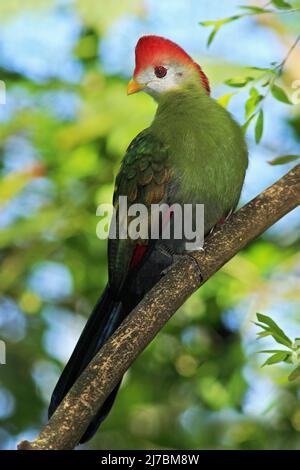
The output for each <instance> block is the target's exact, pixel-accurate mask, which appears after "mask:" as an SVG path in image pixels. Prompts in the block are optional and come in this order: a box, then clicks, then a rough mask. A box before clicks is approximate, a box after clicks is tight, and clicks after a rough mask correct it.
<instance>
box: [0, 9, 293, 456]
mask: <svg viewBox="0 0 300 470" xmlns="http://www.w3.org/2000/svg"><path fill="white" fill-rule="evenodd" d="M49 3H50V2H49V1H47V0H45V1H40V2H33V1H29V0H27V1H25V0H22V2H21V1H10V2H1V3H0V14H1V18H2V21H5V19H9V18H10V17H11V16H13V15H17V14H19V13H20V11H22V9H26V8H31V7H32V8H33V7H34V8H36V7H37V4H39V8H40V7H41V8H44V7H46V6H47V4H49ZM141 3H142V2H135V1H124V2H104V1H102V0H101V1H99V0H97V1H96V0H88V1H87V0H77V2H75V7H74V8H75V9H76V13H77V14H78V15H79V17H80V21H81V22H82V25H83V27H82V30H81V34H80V37H79V39H78V41H77V44H76V47H75V48H74V50H73V55H74V58H75V59H76V60H77V61H78V62H79V63H80V64H81V65H82V67H83V77H82V79H81V81H80V84H76V83H75V84H74V83H70V82H67V81H63V80H58V79H55V80H54V79H49V80H48V81H47V82H35V81H32V80H30V79H29V78H27V77H26V76H25V75H22V74H21V73H17V72H12V71H11V70H9V69H5V68H3V69H2V70H1V74H2V77H3V78H2V79H5V81H6V83H7V92H8V93H15V92H17V91H20V90H21V91H22V93H23V94H24V95H25V96H27V97H28V102H31V101H33V102H34V103H36V104H35V105H34V106H31V105H28V106H22V107H20V109H18V111H17V112H15V113H12V115H11V116H10V117H9V119H7V120H4V121H3V122H1V123H0V153H1V159H2V164H3V165H2V167H1V172H2V173H1V181H0V207H1V209H2V208H3V209H4V208H6V207H8V206H9V205H10V204H13V203H14V202H16V201H17V202H18V203H19V204H22V201H23V199H24V198H25V197H26V195H27V196H28V193H29V194H33V195H35V197H38V199H39V204H38V205H37V206H33V207H30V210H28V212H26V211H25V212H24V213H22V214H19V215H18V216H16V217H13V218H12V220H11V221H10V222H9V223H7V224H6V225H4V226H3V227H2V228H1V231H0V249H1V254H0V260H1V271H0V287H1V298H0V299H1V310H0V315H3V317H2V318H0V320H1V322H2V323H0V327H1V333H0V336H1V339H4V340H5V341H6V344H7V365H6V366H0V367H1V369H0V424H1V430H0V447H1V445H3V446H4V445H7V442H12V443H13V444H12V445H14V444H15V440H12V441H10V440H9V438H10V437H13V436H19V435H20V434H22V433H24V432H27V433H28V432H31V431H32V432H33V434H35V433H36V431H37V430H38V429H39V428H40V427H41V426H42V424H43V423H45V420H46V414H45V413H46V408H47V405H48V400H49V395H50V393H51V390H52V388H53V386H54V384H55V381H56V379H57V377H58V375H59V371H60V370H61V369H62V367H63V365H64V364H63V361H62V360H59V355H58V354H57V351H56V349H58V350H60V348H61V347H62V346H64V344H62V345H61V344H58V343H57V341H54V340H53V336H51V335H50V336H49V332H51V331H52V329H53V327H54V326H55V325H56V326H57V324H59V323H60V318H61V324H62V327H63V329H64V330H65V333H66V336H67V333H68V331H67V330H68V328H70V330H71V331H72V328H71V325H73V323H74V324H75V323H76V322H79V324H80V328H82V325H83V318H86V317H87V316H88V315H89V313H90V311H91V309H92V307H93V304H94V302H95V301H96V300H97V297H98V296H99V294H100V292H101V290H102V289H103V287H104V285H105V283H106V279H107V274H106V242H104V241H100V240H98V239H97V238H96V234H95V231H96V224H97V218H96V215H95V214H96V208H97V205H98V204H99V203H100V202H101V203H103V202H110V200H111V197H112V191H113V181H114V177H115V175H116V172H117V171H118V168H119V165H120V160H121V158H122V156H123V154H124V150H125V149H126V147H127V145H128V144H129V142H130V141H131V139H132V138H133V137H134V136H135V135H136V134H137V133H138V132H139V131H140V130H141V129H143V128H144V127H146V126H147V125H148V124H149V122H150V121H151V119H152V116H153V114H154V112H155V104H154V103H153V102H152V101H151V100H150V99H149V98H148V97H146V96H143V95H142V94H139V95H138V96H133V97H130V99H129V98H127V97H126V82H125V81H124V79H122V78H120V77H117V76H107V75H106V74H105V73H104V71H103V70H102V67H101V63H100V66H99V58H98V42H99V41H101V37H102V35H103V34H104V32H105V30H106V28H107V27H108V26H109V25H110V24H111V23H112V21H113V20H115V19H116V18H117V17H119V16H120V15H122V14H123V13H126V12H131V13H135V14H143V8H142V5H141ZM273 3H274V4H275V2H273ZM277 3H278V2H277ZM2 14H3V15H2ZM218 66H219V65H218V63H216V64H213V65H211V69H213V68H215V70H218ZM236 68H237V67H236V66H231V65H230V64H229V65H228V64H227V66H226V67H223V66H222V67H219V70H220V73H219V75H221V76H222V75H224V74H225V76H228V77H230V76H231V77H233V76H235V74H236V72H238V71H237V70H236ZM223 72H224V74H223ZM0 78H1V77H0ZM223 78H224V77H222V79H223ZM49 91H51V92H53V93H56V92H60V91H64V92H70V93H74V94H75V95H76V96H77V97H78V99H79V103H80V104H79V106H78V109H77V111H76V115H75V117H72V118H71V119H69V118H68V119H67V118H65V117H64V116H63V115H61V116H60V115H58V114H57V113H54V112H53V110H52V107H51V106H48V107H47V106H42V105H41V104H40V102H42V98H43V96H46V94H47V93H49ZM252 93H254V94H255V92H253V91H252ZM255 96H256V95H255ZM50 101H51V100H50ZM225 104H226V103H225ZM252 104H253V103H252ZM252 104H251V106H252ZM248 106H250V104H249V103H248ZM251 111H252V109H251ZM297 119H298V121H297ZM299 119H300V118H299V116H298V117H297V116H296V115H295V116H294V120H293V125H294V127H295V129H296V130H297V132H298V133H299V129H300V126H299ZM298 135H299V134H298ZM14 139H20V140H21V142H27V143H28V142H29V143H30V145H31V146H32V148H33V149H34V158H33V159H32V161H31V162H30V164H28V165H27V164H24V168H23V169H22V168H21V169H18V170H17V171H14V170H10V171H8V170H7V168H5V164H4V162H5V155H6V154H7V146H8V144H9V143H11V142H15V140H14ZM37 183H39V184H40V186H39V187H40V188H42V189H40V190H39V191H40V192H37V193H36V191H37V190H36V186H35V185H36V184H37ZM298 248H299V237H298V236H294V237H292V238H291V239H290V242H289V243H287V240H286V238H285V236H284V235H283V236H282V237H280V235H279V236H278V234H272V233H270V234H268V235H267V236H266V237H264V238H262V239H260V240H258V241H256V242H255V243H253V244H252V245H251V246H250V247H249V248H248V249H246V250H244V252H243V253H240V254H239V255H237V256H236V257H235V258H234V259H233V260H232V261H231V262H230V263H228V264H227V265H226V266H225V267H224V268H223V269H222V270H221V271H220V272H218V273H217V274H216V275H215V276H214V278H213V279H211V280H210V281H209V282H208V283H207V284H206V285H205V286H204V287H203V288H201V290H200V291H199V292H197V293H196V294H195V295H193V297H192V298H190V299H189V300H188V301H187V302H186V304H185V305H184V306H183V307H182V308H181V309H180V311H178V313H177V314H176V315H175V317H174V318H173V319H172V320H171V321H170V322H169V324H168V325H167V326H166V327H165V328H164V329H163V331H161V333H160V334H159V335H158V337H157V338H156V339H155V340H154V341H153V342H152V344H151V345H150V346H149V347H148V348H147V350H146V351H145V352H144V353H143V354H142V355H141V356H140V357H139V358H138V360H137V361H136V362H135V364H134V365H133V366H132V368H131V369H130V371H129V372H128V373H127V374H126V376H125V379H124V381H123V384H122V387H121V391H120V393H119V395H118V398H117V401H116V405H115V406H114V408H113V411H112V413H111V414H110V416H109V418H108V419H107V420H106V421H105V423H104V424H103V426H102V428H101V430H100V432H99V433H98V434H97V436H96V437H95V438H94V439H93V440H92V441H91V442H90V443H89V444H88V445H87V447H88V448H94V449H107V448H108V449H137V448H148V449H154V448H155V449H160V448H171V449H172V448H173V449H193V448H200V449H202V448H235V449H236V448H238V449H254V448H258V449H266V448H299V447H300V444H299V434H298V432H299V431H300V405H299V386H298V385H297V383H296V382H293V383H288V380H287V374H286V369H285V365H280V364H279V365H275V366H274V367H272V368H268V369H261V368H260V365H261V361H260V360H259V358H258V357H257V355H256V354H255V352H256V350H257V349H258V346H257V345H256V343H255V333H256V330H255V327H253V325H252V320H254V316H255V312H256V311H257V310H260V311H263V312H267V311H268V310H269V309H271V308H272V306H274V303H275V304H276V303H277V304H278V305H285V307H284V308H285V315H286V316H291V317H293V319H294V320H296V321H298V322H299V319H300V310H299V290H298V289H299V284H297V279H298V277H297V276H299V274H297V272H298V273H299V263H300V257H299V254H298ZM45 263H53V264H54V265H55V266H56V267H57V266H62V267H63V268H64V269H65V270H66V271H67V273H69V277H70V280H69V281H68V283H67V286H66V285H65V284H66V279H65V278H63V279H64V281H63V282H62V283H61V284H62V288H64V289H65V290H63V291H62V293H61V295H58V296H55V293H54V294H52V295H50V294H51V292H52V290H51V289H52V284H51V283H52V281H53V280H52V279H50V281H47V278H46V281H45V280H44V281H43V278H41V281H40V285H42V281H43V282H44V284H46V293H45V292H44V291H43V290H42V289H41V288H37V287H36V283H34V282H33V278H34V279H36V278H37V279H38V281H39V277H38V274H37V273H40V274H39V275H40V276H42V274H41V269H42V267H43V266H44V264H45ZM11 302H12V303H13V304H12V303H11ZM12 305H13V306H12ZM15 308H17V309H18V312H19V314H18V315H17V317H14V316H13V315H12V313H11V315H12V319H11V325H8V326H10V327H11V328H10V330H9V328H8V330H9V331H10V333H9V332H7V330H5V328H4V327H3V324H4V325H5V318H6V317H5V318H4V316H6V315H7V318H8V319H9V318H10V316H9V313H10V311H9V309H11V312H12V311H14V309H15ZM16 318H17V320H18V321H17V320H16ZM22 318H24V320H22ZM7 321H8V320H7ZM22 322H23V323H22ZM68 322H69V323H68ZM20 325H21V326H20ZM22 325H23V326H22ZM53 325H54V326H53ZM6 326H7V325H6ZM22 328H23V330H22ZM57 328H58V329H59V327H58V326H57ZM80 328H78V332H77V334H79V330H80ZM19 330H20V331H21V330H22V331H23V333H22V331H21V332H19ZM76 331H77V330H76ZM18 332H19V333H18ZM57 335H58V333H57ZM49 338H50V339H49ZM59 338H60V339H59V340H60V341H61V342H62V343H63V342H64V335H63V334H62V332H60V335H59ZM72 340H73V344H74V343H75V340H76V338H75V337H73V338H72ZM257 383H262V384H264V386H265V388H264V391H263V392H261V395H260V396H263V397H264V398H266V406H265V407H263V406H262V405H261V403H259V402H257V403H255V399H253V394H255V390H256V388H255V386H256V384H257ZM7 393H8V394H7ZM264 394H265V395H266V396H264ZM251 397H252V398H251ZM260 399H261V398H260ZM258 401H259V399H258ZM249 403H251V407H250V404H249ZM255 404H256V405H257V409H255V406H254V405H255ZM250 408H251V409H250ZM9 410H10V411H9ZM5 411H6V413H5ZM16 439H18V438H16Z"/></svg>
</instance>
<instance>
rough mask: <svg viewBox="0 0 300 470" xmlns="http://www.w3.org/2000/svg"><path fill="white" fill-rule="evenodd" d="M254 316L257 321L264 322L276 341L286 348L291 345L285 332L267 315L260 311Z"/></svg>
mask: <svg viewBox="0 0 300 470" xmlns="http://www.w3.org/2000/svg"><path fill="white" fill-rule="evenodd" d="M256 316H257V319H258V321H259V322H261V323H264V324H265V325H267V326H268V327H269V328H270V330H271V334H272V336H273V338H274V339H275V341H277V343H280V344H283V345H284V346H287V347H288V348H290V347H291V346H292V341H291V340H290V338H288V337H287V336H286V334H285V333H284V332H283V331H282V329H281V328H279V326H278V325H277V323H275V322H274V320H272V318H270V317H268V316H267V315H263V314H262V313H257V314H256Z"/></svg>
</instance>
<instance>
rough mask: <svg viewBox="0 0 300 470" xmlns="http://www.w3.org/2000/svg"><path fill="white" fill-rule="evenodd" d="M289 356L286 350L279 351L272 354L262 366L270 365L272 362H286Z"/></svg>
mask: <svg viewBox="0 0 300 470" xmlns="http://www.w3.org/2000/svg"><path fill="white" fill-rule="evenodd" d="M286 357H287V353H286V352H285V351H281V352H277V353H275V354H272V356H270V357H269V358H268V359H267V360H266V361H265V362H264V363H263V365H262V366H261V367H264V366H270V365H272V364H277V363H278V362H284V361H285V359H286Z"/></svg>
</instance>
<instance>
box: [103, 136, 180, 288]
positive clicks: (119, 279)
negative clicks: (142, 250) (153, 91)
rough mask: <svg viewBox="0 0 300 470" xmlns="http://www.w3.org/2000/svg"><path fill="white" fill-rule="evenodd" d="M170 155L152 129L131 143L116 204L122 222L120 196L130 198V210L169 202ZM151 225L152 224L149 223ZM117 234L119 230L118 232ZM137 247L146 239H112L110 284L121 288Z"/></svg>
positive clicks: (110, 244)
mask: <svg viewBox="0 0 300 470" xmlns="http://www.w3.org/2000/svg"><path fill="white" fill-rule="evenodd" d="M169 160H170V159H169V152H168V149H167V148H166V146H164V145H163V144H162V143H161V142H160V141H159V140H158V139H157V138H155V137H154V136H153V135H152V134H151V132H150V130H149V129H145V130H144V131H142V132H141V133H140V134H139V135H138V136H137V137H136V138H135V139H134V140H133V141H132V143H131V144H130V146H129V147H128V149H127V152H126V154H125V156H124V159H123V161H122V165H121V168H120V172H119V174H118V175H117V178H116V183H115V191H114V197H113V204H114V207H115V209H116V215H117V226H118V223H119V196H127V203H128V207H129V206H130V205H131V204H134V203H141V204H144V205H145V206H146V207H147V208H149V207H150V205H151V204H158V203H160V202H162V201H164V200H165V199H166V193H167V187H168V183H169V181H170V180H171V177H172V172H171V169H170V161H169ZM149 222H150V221H149ZM117 233H118V231H117ZM136 244H147V240H130V239H129V238H127V239H125V240H119V239H118V236H117V239H116V240H112V239H110V240H109V244H108V259H109V283H110V285H111V287H112V288H114V289H117V290H119V289H120V287H122V285H123V283H124V281H125V279H126V276H127V274H128V271H129V268H130V261H131V259H132V255H133V252H134V250H135V247H136Z"/></svg>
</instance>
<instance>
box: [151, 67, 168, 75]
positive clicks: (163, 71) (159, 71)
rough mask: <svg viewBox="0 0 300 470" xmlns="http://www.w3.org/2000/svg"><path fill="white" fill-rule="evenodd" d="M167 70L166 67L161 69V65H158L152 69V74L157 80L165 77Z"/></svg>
mask: <svg viewBox="0 0 300 470" xmlns="http://www.w3.org/2000/svg"><path fill="white" fill-rule="evenodd" d="M167 71H168V70H167V69H166V67H163V66H162V65H159V66H157V67H155V68H154V73H155V75H156V76H157V78H163V77H165V76H166V75H167Z"/></svg>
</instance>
